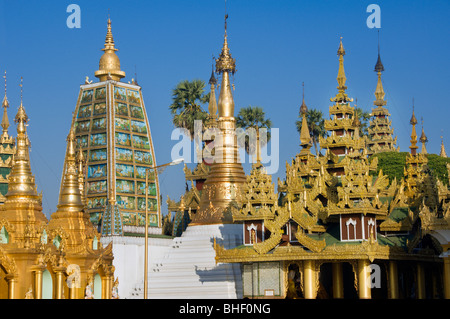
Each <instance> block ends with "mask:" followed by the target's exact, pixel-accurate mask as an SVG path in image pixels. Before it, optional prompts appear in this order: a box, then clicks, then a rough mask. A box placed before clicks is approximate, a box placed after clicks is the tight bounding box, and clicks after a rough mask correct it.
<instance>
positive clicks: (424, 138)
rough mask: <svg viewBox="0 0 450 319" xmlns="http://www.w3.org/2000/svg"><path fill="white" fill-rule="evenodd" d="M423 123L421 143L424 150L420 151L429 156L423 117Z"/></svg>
mask: <svg viewBox="0 0 450 319" xmlns="http://www.w3.org/2000/svg"><path fill="white" fill-rule="evenodd" d="M421 121H422V134H421V135H420V139H419V141H420V142H421V143H422V150H421V151H420V152H421V153H422V154H427V149H426V147H425V143H426V142H428V138H427V136H426V135H425V131H424V130H423V117H422V118H421Z"/></svg>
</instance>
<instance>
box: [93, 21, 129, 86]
mask: <svg viewBox="0 0 450 319" xmlns="http://www.w3.org/2000/svg"><path fill="white" fill-rule="evenodd" d="M102 51H104V53H103V55H102V57H101V58H100V62H99V69H98V70H97V71H95V76H96V77H98V78H99V79H100V81H106V80H114V81H120V79H121V78H123V77H125V72H124V71H121V70H120V60H119V57H118V56H117V54H116V51H118V49H116V48H115V46H114V39H113V36H112V32H111V19H108V30H107V32H106V39H105V47H104V48H103V49H102Z"/></svg>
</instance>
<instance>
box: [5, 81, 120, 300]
mask: <svg viewBox="0 0 450 319" xmlns="http://www.w3.org/2000/svg"><path fill="white" fill-rule="evenodd" d="M21 86H22V84H21ZM4 101H7V99H6V97H5V100H4ZM5 105H6V104H5V103H4V107H5ZM28 121H29V119H28V116H27V114H26V112H25V108H24V106H23V103H22V99H21V102H20V106H19V108H18V111H17V114H16V116H15V122H16V124H17V137H16V148H15V152H14V160H13V161H12V163H11V171H10V174H9V176H8V192H7V193H6V195H5V202H4V204H3V205H1V206H0V215H1V219H0V223H1V226H0V229H1V231H0V232H1V244H0V255H1V257H0V264H1V267H0V276H1V278H2V279H5V280H2V281H1V284H0V298H2V299H7V298H9V299H84V298H92V299H93V298H104V299H108V298H111V296H112V291H113V286H114V267H113V266H112V259H113V257H112V253H111V246H108V247H106V248H103V247H102V245H101V244H100V243H99V239H100V234H99V233H98V232H97V231H96V230H95V228H94V226H93V225H92V224H91V223H90V221H89V217H88V215H87V213H86V212H85V210H84V205H82V201H81V199H82V196H81V191H80V188H79V184H78V180H77V178H78V175H77V174H78V168H77V167H76V166H75V157H74V156H72V157H70V158H69V160H68V161H67V163H66V171H65V172H64V178H63V185H62V188H61V190H62V191H61V194H60V200H59V205H58V210H57V212H55V213H54V214H53V215H52V216H51V219H50V221H48V220H47V218H46V217H45V215H44V213H43V212H42V195H41V194H39V193H38V191H37V185H36V183H35V178H34V176H33V174H32V172H31V168H30V155H29V148H30V140H29V138H28V135H27V125H28ZM7 123H8V122H7V113H6V107H5V112H4V115H3V121H2V126H3V129H4V131H3V134H4V136H3V137H2V138H4V139H5V140H6V139H7V140H8V141H9V140H10V139H11V138H9V137H7V128H8V124H7ZM68 147H69V149H70V150H71V152H72V153H73V154H74V151H75V149H74V138H73V133H72V132H71V134H70V135H69V138H68Z"/></svg>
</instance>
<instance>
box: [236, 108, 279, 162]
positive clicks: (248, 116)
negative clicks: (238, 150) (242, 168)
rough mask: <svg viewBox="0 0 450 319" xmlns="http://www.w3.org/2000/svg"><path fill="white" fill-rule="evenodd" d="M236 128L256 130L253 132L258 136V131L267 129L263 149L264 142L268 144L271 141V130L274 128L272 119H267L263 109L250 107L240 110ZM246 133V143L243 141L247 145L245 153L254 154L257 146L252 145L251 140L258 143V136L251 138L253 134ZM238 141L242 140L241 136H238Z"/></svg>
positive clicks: (262, 142) (262, 141)
mask: <svg viewBox="0 0 450 319" xmlns="http://www.w3.org/2000/svg"><path fill="white" fill-rule="evenodd" d="M236 127H237V128H242V129H249V128H253V129H255V130H254V131H253V133H254V134H256V130H259V129H261V128H265V129H267V134H266V137H267V138H266V140H265V141H264V140H263V139H261V147H263V146H264V145H263V144H264V142H266V143H268V142H269V140H270V137H271V135H270V131H269V130H270V128H271V127H272V121H271V120H270V119H266V114H265V112H264V110H263V108H262V107H259V106H248V107H243V108H241V109H240V110H239V113H238V115H237V117H236ZM244 133H245V134H246V136H245V141H243V142H244V143H245V145H244V147H245V151H246V152H247V154H254V152H255V150H256V148H255V146H256V145H252V143H250V138H252V137H253V138H255V141H256V136H251V134H252V132H251V131H249V130H247V132H244ZM238 140H242V139H241V137H240V136H238ZM241 146H242V145H241Z"/></svg>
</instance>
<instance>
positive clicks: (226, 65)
mask: <svg viewBox="0 0 450 319" xmlns="http://www.w3.org/2000/svg"><path fill="white" fill-rule="evenodd" d="M227 19H228V14H226V15H225V36H224V42H223V47H222V52H221V53H220V56H219V58H218V59H217V60H216V72H217V73H219V74H220V73H222V84H221V87H220V94H219V103H218V108H219V117H234V100H233V94H232V93H231V85H230V73H231V74H234V73H235V72H236V60H235V59H233V58H232V57H231V54H230V49H229V48H228V40H227V37H228V36H227Z"/></svg>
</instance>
